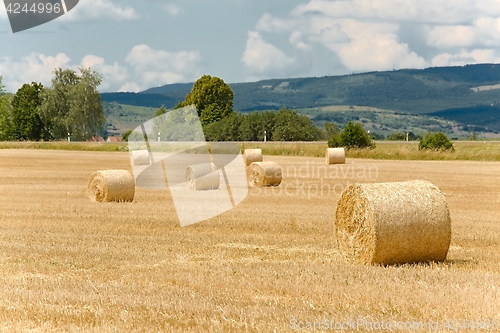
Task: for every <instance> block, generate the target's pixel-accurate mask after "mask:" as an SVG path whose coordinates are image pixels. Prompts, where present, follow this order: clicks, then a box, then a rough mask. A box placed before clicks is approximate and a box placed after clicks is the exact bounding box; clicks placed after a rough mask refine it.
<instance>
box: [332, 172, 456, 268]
mask: <svg viewBox="0 0 500 333" xmlns="http://www.w3.org/2000/svg"><path fill="white" fill-rule="evenodd" d="M335 229H336V231H335V233H336V238H337V244H338V247H339V250H340V251H341V252H342V253H343V254H344V255H345V256H346V257H347V259H350V260H352V261H355V262H359V263H365V264H396V263H400V264H401V263H414V262H427V261H442V260H445V259H446V255H447V253H448V249H449V246H450V241H451V220H450V212H449V209H448V205H447V203H446V200H445V197H444V195H443V194H442V193H441V191H440V190H439V189H438V188H437V187H436V186H435V185H433V184H432V183H430V182H427V181H421V180H416V181H408V182H395V183H377V184H355V185H351V186H349V187H347V188H346V189H345V190H344V192H343V193H342V195H341V197H340V200H339V203H338V206H337V212H336V221H335Z"/></svg>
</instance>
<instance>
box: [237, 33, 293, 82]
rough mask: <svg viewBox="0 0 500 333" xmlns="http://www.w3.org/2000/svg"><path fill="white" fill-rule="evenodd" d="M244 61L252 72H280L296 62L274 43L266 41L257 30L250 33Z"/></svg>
mask: <svg viewBox="0 0 500 333" xmlns="http://www.w3.org/2000/svg"><path fill="white" fill-rule="evenodd" d="M242 60H243V63H244V64H245V66H246V67H247V68H249V69H250V70H251V71H252V72H257V73H260V74H264V73H280V72H283V71H285V70H286V69H288V68H289V67H290V66H293V65H294V64H295V59H294V58H291V57H288V56H286V55H285V53H283V51H281V50H280V49H278V48H277V47H275V46H274V45H272V44H269V43H267V42H265V41H264V40H263V38H262V36H261V35H260V34H259V33H258V32H256V31H250V32H249V33H248V39H247V44H246V49H245V52H244V54H243V58H242Z"/></svg>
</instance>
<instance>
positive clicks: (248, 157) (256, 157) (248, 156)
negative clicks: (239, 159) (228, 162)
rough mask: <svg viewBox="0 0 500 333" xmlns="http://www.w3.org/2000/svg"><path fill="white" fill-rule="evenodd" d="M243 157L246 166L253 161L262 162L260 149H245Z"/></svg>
mask: <svg viewBox="0 0 500 333" xmlns="http://www.w3.org/2000/svg"><path fill="white" fill-rule="evenodd" d="M243 159H244V160H245V165H247V166H248V165H250V164H252V163H253V162H262V149H260V148H259V149H245V151H244V152H243Z"/></svg>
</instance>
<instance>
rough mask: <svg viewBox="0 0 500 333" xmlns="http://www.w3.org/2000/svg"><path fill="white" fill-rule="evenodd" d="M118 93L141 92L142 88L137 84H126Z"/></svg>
mask: <svg viewBox="0 0 500 333" xmlns="http://www.w3.org/2000/svg"><path fill="white" fill-rule="evenodd" d="M117 91H118V92H139V91H141V88H140V87H139V85H138V84H137V83H135V82H128V81H127V82H125V84H123V85H122V86H120V88H118V90H117Z"/></svg>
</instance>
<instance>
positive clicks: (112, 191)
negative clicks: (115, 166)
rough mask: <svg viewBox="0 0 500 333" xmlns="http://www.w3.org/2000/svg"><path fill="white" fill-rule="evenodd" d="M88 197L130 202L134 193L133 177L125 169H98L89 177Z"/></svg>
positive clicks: (105, 200)
mask: <svg viewBox="0 0 500 333" xmlns="http://www.w3.org/2000/svg"><path fill="white" fill-rule="evenodd" d="M88 191H89V195H90V198H91V199H92V200H93V201H98V202H111V201H117V202H131V201H133V200H134V195H135V181H134V177H133V176H132V175H131V174H130V172H128V171H127V170H100V171H96V172H94V173H93V174H92V175H91V176H90V179H89V183H88Z"/></svg>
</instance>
